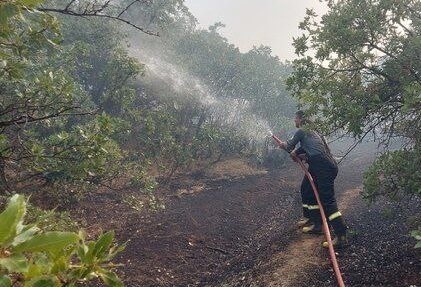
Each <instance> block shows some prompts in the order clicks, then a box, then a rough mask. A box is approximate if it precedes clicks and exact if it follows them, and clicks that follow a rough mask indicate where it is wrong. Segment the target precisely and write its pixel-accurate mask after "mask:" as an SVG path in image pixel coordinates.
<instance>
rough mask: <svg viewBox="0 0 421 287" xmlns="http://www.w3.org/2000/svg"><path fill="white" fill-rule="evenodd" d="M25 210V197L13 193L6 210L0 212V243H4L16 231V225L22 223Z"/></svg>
mask: <svg viewBox="0 0 421 287" xmlns="http://www.w3.org/2000/svg"><path fill="white" fill-rule="evenodd" d="M25 211H26V203H25V199H24V197H23V196H21V195H18V194H16V195H14V196H13V197H12V198H11V199H10V201H9V204H8V205H7V207H6V210H5V211H3V212H2V213H1V214H0V226H1V229H0V244H3V245H4V244H6V243H7V242H8V241H9V240H10V239H11V238H13V237H14V236H15V235H16V233H17V231H16V230H17V227H18V225H21V224H22V221H23V216H24V215H25Z"/></svg>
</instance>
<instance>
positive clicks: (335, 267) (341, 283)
mask: <svg viewBox="0 0 421 287" xmlns="http://www.w3.org/2000/svg"><path fill="white" fill-rule="evenodd" d="M272 138H273V139H274V140H275V141H276V142H277V143H278V144H279V145H281V144H282V141H281V140H280V139H279V138H278V137H277V136H275V135H272ZM295 161H296V162H298V164H299V165H300V166H301V168H302V169H303V171H304V173H305V175H306V176H307V178H308V180H309V181H310V184H311V187H312V188H313V192H314V195H315V196H316V200H317V204H318V205H319V208H320V214H321V216H322V222H323V231H324V233H325V236H326V240H327V243H328V245H329V254H330V259H331V262H332V265H333V270H334V272H335V275H336V279H337V281H338V284H339V287H345V283H344V281H343V279H342V274H341V271H340V270H339V265H338V261H337V260H336V255H335V250H334V249H333V244H332V239H331V238H330V231H329V226H328V225H327V220H326V215H325V211H324V209H323V206H322V203H321V201H320V197H319V192H318V191H317V188H316V185H315V184H314V180H313V177H312V176H311V174H310V173H309V172H308V169H307V167H306V166H305V165H304V163H303V162H302V161H301V160H300V159H299V158H298V157H295Z"/></svg>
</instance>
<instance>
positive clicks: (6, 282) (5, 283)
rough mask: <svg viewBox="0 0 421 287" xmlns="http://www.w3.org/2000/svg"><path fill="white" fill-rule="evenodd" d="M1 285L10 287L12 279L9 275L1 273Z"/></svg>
mask: <svg viewBox="0 0 421 287" xmlns="http://www.w3.org/2000/svg"><path fill="white" fill-rule="evenodd" d="M0 286H1V287H10V286H12V280H10V278H9V276H6V275H0Z"/></svg>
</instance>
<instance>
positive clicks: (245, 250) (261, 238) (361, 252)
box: [74, 156, 421, 287]
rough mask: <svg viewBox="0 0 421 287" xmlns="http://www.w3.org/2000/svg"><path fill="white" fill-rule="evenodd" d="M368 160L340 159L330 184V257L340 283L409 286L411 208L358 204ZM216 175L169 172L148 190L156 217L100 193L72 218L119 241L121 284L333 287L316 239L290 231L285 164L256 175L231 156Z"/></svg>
mask: <svg viewBox="0 0 421 287" xmlns="http://www.w3.org/2000/svg"><path fill="white" fill-rule="evenodd" d="M369 162H370V160H369V159H368V158H367V157H365V156H354V157H352V158H350V159H349V160H346V161H345V162H344V163H342V164H341V168H340V174H339V177H338V179H337V187H336V190H337V198H338V201H339V206H340V208H341V209H342V210H343V213H344V215H345V218H346V221H347V223H348V225H349V226H350V228H351V243H352V244H351V246H350V247H349V248H348V249H346V250H344V251H339V254H338V260H339V265H340V267H341V271H342V273H343V277H344V280H345V283H346V284H347V286H411V285H412V286H419V285H421V275H420V270H421V260H420V259H421V253H420V250H415V249H413V246H414V244H415V243H414V240H412V239H411V238H410V237H409V236H408V232H409V230H410V228H413V227H414V225H413V223H414V222H415V221H417V220H419V217H420V213H419V206H420V202H419V201H416V200H415V199H412V200H406V201H403V202H401V203H399V204H390V203H388V202H386V201H384V200H381V201H379V202H377V203H375V204H373V205H371V206H367V204H366V203H365V202H363V200H362V199H361V195H360V191H361V185H362V172H363V170H364V169H365V168H366V167H367V165H368V163H369ZM224 164H226V165H230V164H231V165H232V162H231V163H230V162H229V161H228V162H225V163H224ZM223 170H224V172H221V170H219V171H218V170H217V171H216V173H215V172H214V173H209V172H202V173H192V174H184V175H179V176H178V177H177V178H175V179H174V180H173V181H172V182H171V184H170V185H169V186H167V187H165V188H164V187H163V188H160V190H159V191H158V194H159V195H160V196H161V197H162V198H164V199H165V202H166V209H165V210H163V211H160V212H156V213H150V212H144V211H143V212H142V211H141V212H138V211H135V210H133V209H130V208H129V207H128V206H127V204H126V203H125V202H124V200H123V199H124V197H125V196H127V194H129V193H130V192H129V191H128V192H127V193H126V194H118V195H116V194H115V193H114V192H111V191H108V192H106V191H102V192H99V193H97V194H95V195H93V196H91V197H89V198H87V199H86V200H84V201H83V202H81V203H80V206H79V207H78V208H77V211H75V212H74V214H75V215H77V216H79V217H83V218H86V219H87V225H88V226H89V230H90V231H91V232H92V233H95V232H97V231H98V230H99V229H100V228H104V229H114V230H115V231H116V233H117V238H118V240H119V241H120V242H124V241H128V244H127V248H126V251H125V252H124V253H122V254H121V256H120V257H119V258H118V260H119V261H120V262H121V263H123V264H124V267H122V268H120V270H119V274H121V277H122V278H123V279H124V281H125V283H126V285H127V286H296V287H298V286H335V284H336V283H335V278H334V276H333V272H332V271H331V267H330V263H329V258H328V253H327V252H326V251H325V250H322V247H321V245H320V243H321V241H322V240H323V236H319V237H309V236H308V235H307V236H306V235H303V234H301V233H300V232H299V230H298V229H297V227H296V225H295V222H296V221H297V220H298V218H299V217H300V210H301V208H300V199H299V194H298V188H299V184H300V181H301V178H302V172H301V170H300V169H299V168H298V167H297V166H296V165H294V164H293V163H289V164H287V165H286V166H285V167H283V168H282V169H280V170H272V171H266V172H265V171H262V170H254V169H251V168H250V167H246V166H245V164H242V165H241V163H238V160H237V163H236V165H235V164H234V165H233V166H229V168H228V169H227V168H225V169H223ZM229 171H231V172H229ZM242 171H244V172H242ZM218 172H219V176H218V174H217V173H218ZM230 174H231V175H230ZM131 192H133V191H131Z"/></svg>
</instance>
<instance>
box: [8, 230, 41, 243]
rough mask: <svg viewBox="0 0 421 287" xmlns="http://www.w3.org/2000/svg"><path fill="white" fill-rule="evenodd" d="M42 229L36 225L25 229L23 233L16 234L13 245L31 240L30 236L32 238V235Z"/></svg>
mask: <svg viewBox="0 0 421 287" xmlns="http://www.w3.org/2000/svg"><path fill="white" fill-rule="evenodd" d="M39 230H40V229H39V228H38V227H36V226H33V227H31V228H29V229H27V230H25V231H24V232H22V233H21V234H19V235H18V236H16V237H15V238H14V239H13V242H12V245H13V246H17V245H19V244H21V243H23V242H25V241H27V240H29V239H30V238H32V236H33V235H34V234H35V233H37V232H38V231H39Z"/></svg>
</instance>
